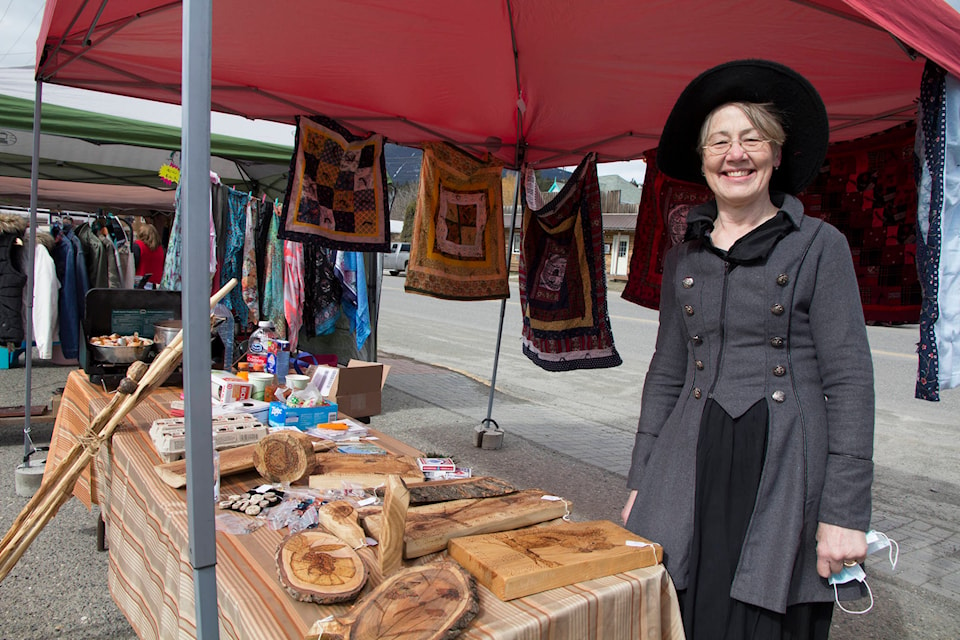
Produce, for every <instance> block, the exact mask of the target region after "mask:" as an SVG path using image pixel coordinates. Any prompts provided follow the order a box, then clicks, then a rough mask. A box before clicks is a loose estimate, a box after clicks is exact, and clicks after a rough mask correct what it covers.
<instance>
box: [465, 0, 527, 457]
mask: <svg viewBox="0 0 960 640" xmlns="http://www.w3.org/2000/svg"><path fill="white" fill-rule="evenodd" d="M505 2H506V9H507V18H508V19H509V21H510V44H511V46H512V49H513V72H514V75H515V77H516V82H517V111H516V113H517V146H516V153H515V154H514V158H515V161H514V166H515V167H516V170H517V188H516V189H514V190H513V215H512V216H511V217H510V240H509V242H508V243H507V249H506V251H507V260H506V262H507V281H508V283H509V280H510V264H511V262H513V236H514V234H515V233H516V228H517V205H518V203H519V201H520V182H521V181H522V180H523V157H524V141H523V114H524V112H526V105H525V104H524V101H523V87H522V86H521V85H520V51H519V50H518V49H517V30H516V28H515V27H514V24H513V6H512V5H511V4H510V0H505ZM508 289H509V286H508ZM508 294H509V291H508ZM508 298H509V295H508V296H507V298H504V299H503V300H501V301H500V321H499V324H498V325H497V347H496V349H494V352H493V373H492V374H491V375H490V395H489V396H488V397H487V417H486V418H484V420H483V421H482V422H481V424H482V425H483V428H484V429H489V428H490V425H493V426H494V427H496V429H497V430H499V429H500V425H498V424H497V423H496V421H494V419H493V396H494V394H496V392H497V368H498V366H499V365H500V343H501V342H502V341H503V318H504V316H505V315H506V311H507V299H508ZM477 446H478V447H479V446H482V439H479V440H477Z"/></svg>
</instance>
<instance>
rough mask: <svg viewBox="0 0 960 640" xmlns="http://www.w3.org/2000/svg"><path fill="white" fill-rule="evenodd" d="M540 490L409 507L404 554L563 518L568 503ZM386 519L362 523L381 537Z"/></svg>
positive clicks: (408, 556)
mask: <svg viewBox="0 0 960 640" xmlns="http://www.w3.org/2000/svg"><path fill="white" fill-rule="evenodd" d="M544 495H546V494H545V493H544V492H543V491H540V490H537V489H527V490H525V491H518V492H516V493H511V494H509V495H505V496H498V497H495V498H467V499H464V500H451V501H449V502H437V503H434V504H425V505H420V506H416V507H410V508H409V509H408V510H407V517H406V523H405V526H404V535H403V557H404V558H406V559H408V560H410V559H412V558H419V557H420V556H425V555H427V554H428V553H435V552H437V551H443V550H444V549H446V548H447V542H448V541H449V540H450V539H451V538H458V537H461V536H471V535H475V534H479V533H489V532H492V531H506V530H509V529H516V528H518V527H528V526H530V525H532V524H538V523H540V522H546V521H548V520H553V519H555V518H561V517H563V515H564V513H566V510H567V509H568V508H569V504H570V503H569V502H566V503H565V502H563V501H562V500H552V501H551V500H544V499H543V496H544ZM382 520H383V518H382V517H381V516H380V515H379V514H375V515H370V516H367V517H366V518H364V520H363V526H364V528H365V529H366V530H367V533H369V534H370V535H371V536H373V537H374V538H376V539H377V540H379V539H380V532H381V529H382V526H383V525H382Z"/></svg>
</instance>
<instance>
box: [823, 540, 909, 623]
mask: <svg viewBox="0 0 960 640" xmlns="http://www.w3.org/2000/svg"><path fill="white" fill-rule="evenodd" d="M883 549H889V551H888V554H889V559H890V568H891V569H896V568H897V560H899V559H900V545H898V544H897V543H896V541H895V540H891V539H890V538H888V537H887V535H886V534H884V533H880V532H879V531H868V532H867V555H871V554H873V553H876V552H878V551H882V550H883ZM851 580H856V581H857V582H861V583H863V586H865V587H866V588H867V594H868V595H869V596H870V606H869V607H867V608H866V609H864V610H863V611H854V610H852V609H847V608H845V607H844V606H843V605H842V604H840V593H839V591H838V590H837V585H838V584H846V583H847V582H850V581H851ZM827 582H828V583H829V584H832V585H833V597H834V600H836V603H837V606H838V607H840V610H841V611H843V612H845V613H852V614H854V615H860V614H862V613H866V612H868V611H870V609H873V591H872V590H871V589H870V585H869V584H867V574H866V573H865V572H864V571H863V567H862V566H860V565H859V564H855V565H853V566H852V567H848V566H846V565H844V567H843V569H841V570H840V572H839V573H834V574H833V575H831V576H830V577H829V578H828V579H827Z"/></svg>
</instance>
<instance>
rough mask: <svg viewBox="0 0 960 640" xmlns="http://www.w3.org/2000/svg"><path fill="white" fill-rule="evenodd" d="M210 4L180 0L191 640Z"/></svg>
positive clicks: (204, 386) (203, 631) (209, 539)
mask: <svg viewBox="0 0 960 640" xmlns="http://www.w3.org/2000/svg"><path fill="white" fill-rule="evenodd" d="M212 40H213V2H212V0H185V1H184V3H183V41H182V44H181V46H182V61H183V62H182V69H183V71H182V73H183V87H182V96H181V105H182V108H183V111H182V118H183V122H182V126H183V141H182V144H183V160H184V169H185V171H184V172H183V183H182V184H181V186H180V189H181V196H182V197H181V204H182V206H183V215H182V219H183V229H182V232H183V265H182V266H183V278H182V282H183V292H182V305H183V310H182V317H183V387H184V413H185V416H184V418H185V421H186V423H187V424H188V425H190V428H189V429H187V435H186V459H187V514H188V520H187V522H188V526H187V528H188V532H189V536H190V537H189V539H190V564H191V566H192V567H193V593H194V602H195V603H196V614H197V638H203V639H210V638H219V637H220V628H219V627H220V625H219V617H218V613H217V572H216V569H217V537H216V536H217V531H216V521H215V516H214V493H213V491H214V478H213V474H214V464H213V429H212V415H211V413H212V412H211V407H210V397H209V391H208V389H209V388H210V303H209V300H210V243H209V239H210V197H211V196H210V102H211V99H210V94H211V75H212V71H211V67H212V59H213V44H212Z"/></svg>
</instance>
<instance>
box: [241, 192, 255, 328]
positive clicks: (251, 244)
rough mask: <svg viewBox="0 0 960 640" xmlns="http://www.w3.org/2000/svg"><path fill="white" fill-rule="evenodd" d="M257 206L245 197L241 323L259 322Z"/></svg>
mask: <svg viewBox="0 0 960 640" xmlns="http://www.w3.org/2000/svg"><path fill="white" fill-rule="evenodd" d="M257 215H258V214H257V206H256V201H255V200H254V199H253V198H247V203H246V205H245V206H244V218H245V220H246V223H245V226H244V232H243V249H242V256H243V257H242V260H241V266H240V295H241V296H242V297H243V304H244V305H245V306H246V308H247V315H246V317H244V315H243V314H242V313H241V314H240V315H239V317H240V319H241V320H245V321H246V322H245V323H244V322H241V325H243V324H247V325H251V326H252V325H255V324H257V323H258V322H260V296H259V287H258V285H257V246H256V240H255V238H256V233H255V230H256V228H257Z"/></svg>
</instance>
